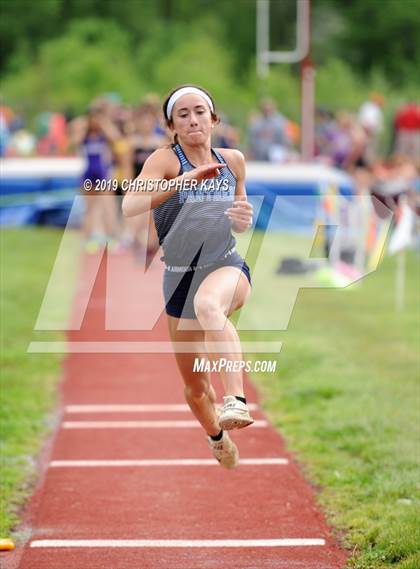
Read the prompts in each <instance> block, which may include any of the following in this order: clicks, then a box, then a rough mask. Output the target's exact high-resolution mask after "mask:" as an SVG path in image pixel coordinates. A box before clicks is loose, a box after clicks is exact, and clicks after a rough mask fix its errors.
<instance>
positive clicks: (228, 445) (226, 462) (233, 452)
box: [207, 432, 239, 470]
mask: <svg viewBox="0 0 420 569" xmlns="http://www.w3.org/2000/svg"><path fill="white" fill-rule="evenodd" d="M207 441H208V444H209V447H210V448H211V450H212V452H213V455H214V457H215V458H216V460H218V461H219V462H220V464H221V465H222V466H224V467H225V468H228V469H229V470H231V469H232V468H235V467H236V466H237V465H238V461H239V452H238V447H237V446H236V445H235V443H234V442H233V441H232V439H231V438H230V436H229V435H228V433H225V432H223V436H222V438H221V439H220V441H214V440H213V439H211V438H210V437H207Z"/></svg>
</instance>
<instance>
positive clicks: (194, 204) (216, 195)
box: [153, 144, 236, 267]
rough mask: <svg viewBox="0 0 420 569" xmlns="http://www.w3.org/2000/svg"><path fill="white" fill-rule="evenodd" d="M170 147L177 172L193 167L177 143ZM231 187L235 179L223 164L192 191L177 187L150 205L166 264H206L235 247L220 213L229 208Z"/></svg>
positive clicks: (229, 230)
mask: <svg viewBox="0 0 420 569" xmlns="http://www.w3.org/2000/svg"><path fill="white" fill-rule="evenodd" d="M173 150H174V152H175V153H176V155H177V156H178V159H179V162H180V172H179V174H180V175H181V174H183V173H184V172H189V171H190V170H193V169H194V168H195V166H193V165H192V164H191V163H190V162H189V161H188V160H187V158H186V156H185V154H184V152H183V150H182V148H181V146H180V145H179V144H176V145H175V146H174V147H173ZM211 151H212V153H213V155H214V156H215V157H216V158H217V160H218V161H219V162H221V163H226V162H225V160H223V157H222V156H221V155H220V153H219V152H217V151H216V150H214V149H213V148H212V149H211ZM235 190H236V178H235V176H234V175H233V173H232V172H231V170H230V169H229V168H228V167H227V166H225V167H223V168H221V171H220V175H219V176H218V177H217V178H212V179H211V180H204V181H203V182H198V184H197V189H196V190H194V189H186V190H178V191H176V192H175V193H173V194H172V195H171V197H170V198H169V199H168V200H166V201H165V202H164V203H162V204H160V205H159V206H158V207H156V208H154V210H153V217H154V221H155V225H156V230H157V233H158V236H159V244H160V245H161V246H162V249H163V252H164V257H162V260H164V261H165V264H166V265H170V266H181V267H185V266H196V265H207V264H209V263H214V262H217V261H219V260H220V259H223V258H224V256H225V255H226V254H227V253H228V252H229V251H230V250H232V249H233V248H234V247H235V244H236V240H235V238H234V237H233V235H232V232H231V222H230V220H229V218H228V217H227V216H226V215H225V213H224V212H225V211H226V209H228V208H229V207H232V202H233V201H234V199H235Z"/></svg>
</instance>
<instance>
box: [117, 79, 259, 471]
mask: <svg viewBox="0 0 420 569" xmlns="http://www.w3.org/2000/svg"><path fill="white" fill-rule="evenodd" d="M163 113H164V116H165V120H166V124H167V126H168V128H169V129H170V131H171V133H172V134H173V135H174V144H173V145H171V146H170V147H166V148H161V149H158V150H156V151H155V152H153V154H152V155H151V156H150V157H149V158H148V159H147V160H146V162H145V164H144V166H143V169H142V172H141V174H140V176H139V177H138V178H137V183H138V185H139V188H138V189H139V190H142V191H135V190H131V191H127V192H126V195H125V196H124V200H123V205H122V208H123V213H124V215H125V216H127V217H130V216H135V215H139V214H141V213H144V212H145V211H148V210H149V208H152V209H153V216H154V221H155V225H156V229H157V233H158V236H159V243H160V245H161V246H162V249H163V252H164V257H162V260H164V262H165V271H164V282H163V291H164V297H165V303H166V313H167V318H168V327H169V333H170V336H171V340H172V342H173V345H174V348H175V357H176V361H177V365H178V368H179V370H180V372H181V375H182V377H183V380H184V383H185V390H184V391H185V397H186V400H187V402H188V404H189V406H190V408H191V410H192V412H193V413H194V415H195V416H196V418H197V419H198V421H199V422H200V423H201V425H202V426H203V428H204V429H205V431H206V433H207V435H208V443H209V446H210V448H211V449H212V451H213V454H214V456H215V457H216V458H217V460H218V461H219V462H220V463H221V464H222V465H223V466H224V467H226V468H234V467H235V466H236V465H237V463H238V458H239V454H238V449H237V447H236V445H235V444H234V443H233V441H232V440H231V438H230V437H229V434H228V433H227V432H226V431H228V430H231V429H235V428H242V427H246V426H247V425H250V424H252V423H253V419H252V417H251V416H250V414H249V410H248V407H247V404H246V399H245V396H244V391H243V376H242V368H241V365H240V363H241V361H242V355H241V350H240V341H239V337H238V334H237V332H236V330H235V328H234V326H233V324H232V323H231V322H230V320H229V319H228V317H229V316H230V315H231V314H232V313H233V312H234V311H235V310H238V309H239V308H240V307H241V306H243V304H244V303H245V301H246V299H247V298H248V296H249V294H250V292H251V284H250V283H251V279H250V274H249V267H248V265H247V264H246V262H245V261H244V260H243V259H242V257H241V256H240V255H239V254H238V253H237V251H236V250H235V243H236V241H235V238H234V237H233V235H232V230H233V231H235V232H238V233H241V232H244V231H246V230H247V229H248V228H249V227H250V226H251V224H252V213H253V210H252V206H251V204H249V203H248V202H247V198H246V192H245V185H244V181H245V160H244V157H243V155H242V153H241V152H239V151H238V150H233V149H222V152H219V151H218V150H217V149H213V148H211V133H212V129H213V127H214V126H215V125H216V124H217V123H218V120H219V119H218V116H217V114H216V109H215V104H214V101H213V99H212V97H211V95H210V94H209V92H208V91H206V90H205V89H202V88H199V87H196V86H194V85H186V86H182V87H177V88H176V89H174V90H173V91H172V92H171V93H170V94H169V95H168V97H167V99H166V100H165V102H164V105H163ZM168 181H169V184H168ZM146 184H147V190H146ZM184 319H188V326H184V327H183V326H182V324H183V323H185V320H184ZM191 321H195V323H194V324H195V325H193V326H192V325H191ZM186 327H187V328H188V330H185V328H186ZM182 328H184V329H182ZM181 341H182V342H185V341H187V342H189V343H190V345H192V346H194V345H196V346H197V349H196V351H194V350H193V349H192V351H191V353H179V352H178V351H177V349H176V345H177V342H181ZM203 344H204V345H205V347H206V351H207V354H209V355H210V354H212V355H213V357H215V359H216V361H220V358H221V357H223V358H225V361H226V360H227V365H226V367H224V368H223V367H220V371H219V373H220V376H221V379H222V382H223V386H224V391H225V396H224V398H223V399H224V404H223V408H222V410H221V412H220V414H218V413H217V412H216V407H215V403H216V395H215V391H214V388H213V386H212V385H211V382H210V373H208V372H204V371H200V372H197V371H194V361H195V360H196V359H198V358H202V357H203V356H204V354H203V348H202V346H203ZM221 346H222V347H221Z"/></svg>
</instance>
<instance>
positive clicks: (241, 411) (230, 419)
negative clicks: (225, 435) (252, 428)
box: [219, 395, 254, 431]
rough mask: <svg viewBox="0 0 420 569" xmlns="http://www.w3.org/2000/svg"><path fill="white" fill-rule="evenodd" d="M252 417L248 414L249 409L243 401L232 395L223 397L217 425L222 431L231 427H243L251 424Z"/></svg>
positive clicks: (229, 429)
mask: <svg viewBox="0 0 420 569" xmlns="http://www.w3.org/2000/svg"><path fill="white" fill-rule="evenodd" d="M253 422H254V419H253V418H252V417H251V415H250V414H249V409H248V407H247V405H246V404H245V403H242V401H239V399H236V397H234V396H233V395H227V396H226V397H223V408H222V412H221V413H220V415H219V425H220V428H221V429H223V430H224V431H231V430H232V429H243V428H244V427H247V426H248V425H252V423H253Z"/></svg>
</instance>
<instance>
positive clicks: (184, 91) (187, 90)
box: [166, 87, 214, 120]
mask: <svg viewBox="0 0 420 569" xmlns="http://www.w3.org/2000/svg"><path fill="white" fill-rule="evenodd" d="M184 95H200V97H203V99H204V100H205V101H206V103H207V104H208V106H209V107H210V110H211V111H212V112H214V106H213V103H212V101H211V99H210V97H209V96H208V95H207V94H206V93H205V92H204V91H202V90H201V89H197V87H181V89H178V90H177V91H175V93H172V95H171V97H170V99H169V101H168V105H167V107H166V118H167V119H168V120H170V118H171V116H172V109H173V108H174V105H175V103H176V102H177V100H178V99H180V98H181V97H183V96H184Z"/></svg>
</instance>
